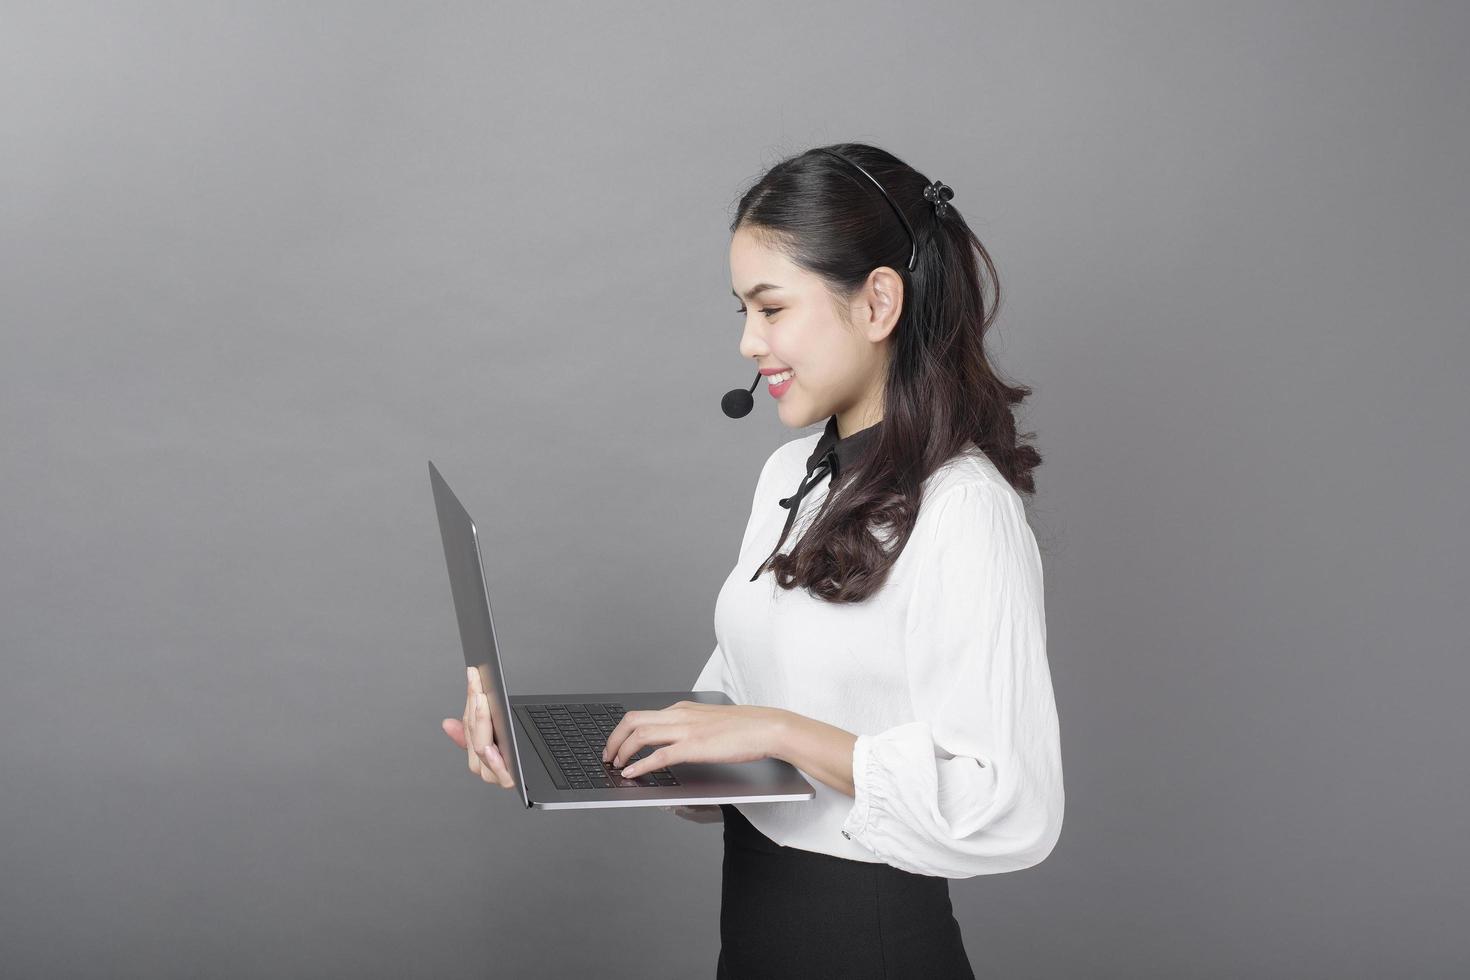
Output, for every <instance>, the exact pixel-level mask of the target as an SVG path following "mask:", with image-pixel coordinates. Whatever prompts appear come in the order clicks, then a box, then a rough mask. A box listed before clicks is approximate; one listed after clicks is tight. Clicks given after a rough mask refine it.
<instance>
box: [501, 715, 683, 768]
mask: <svg viewBox="0 0 1470 980" xmlns="http://www.w3.org/2000/svg"><path fill="white" fill-rule="evenodd" d="M525 709H526V713H527V714H529V715H530V716H531V720H532V722H534V723H535V725H536V731H537V732H539V733H540V735H541V738H542V740H544V741H545V742H546V745H547V747H548V748H549V749H551V755H552V758H553V759H554V760H555V762H556V765H557V767H558V768H559V769H560V776H561V778H562V779H564V780H566V785H567V787H568V788H570V789H603V788H606V789H619V788H623V789H631V788H635V787H639V786H678V785H680V783H679V780H678V778H676V777H675V776H674V774H673V773H672V772H671V771H669V769H668V768H663V769H654V770H651V771H649V772H646V773H643V774H642V775H640V776H635V777H633V778H632V779H625V778H623V777H622V776H620V775H618V772H617V769H615V768H614V767H613V764H612V762H611V761H608V762H606V763H604V762H603V761H602V750H603V749H604V748H606V747H607V737H608V736H609V735H611V734H612V730H613V729H614V728H616V727H617V725H618V722H619V721H621V720H622V717H623V715H624V714H625V713H626V712H625V711H624V710H623V706H622V705H621V704H613V703H605V704H528V705H525ZM656 748H658V746H652V747H650V746H644V747H643V748H641V749H639V750H638V753H637V754H636V755H634V756H632V757H631V758H630V759H629V760H628V761H627V763H625V765H632V764H633V762H634V761H635V760H638V759H644V758H647V757H648V755H649V754H650V753H651V752H652V751H653V750H654V749H656Z"/></svg>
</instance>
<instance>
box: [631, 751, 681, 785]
mask: <svg viewBox="0 0 1470 980" xmlns="http://www.w3.org/2000/svg"><path fill="white" fill-rule="evenodd" d="M673 764H674V753H673V747H672V746H668V745H665V746H664V747H663V748H661V749H654V750H653V751H652V752H650V753H648V755H647V756H646V757H645V758H642V759H639V760H638V761H637V762H634V763H632V764H631V765H629V766H627V767H625V768H624V769H623V771H622V773H621V774H620V775H622V777H623V778H624V779H633V778H634V777H636V776H641V775H643V774H644V773H645V772H648V771H650V770H652V769H662V768H663V767H664V766H671V765H673Z"/></svg>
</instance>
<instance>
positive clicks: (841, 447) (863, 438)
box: [806, 415, 883, 486]
mask: <svg viewBox="0 0 1470 980" xmlns="http://www.w3.org/2000/svg"><path fill="white" fill-rule="evenodd" d="M882 424H883V420H882V419H879V420H878V421H877V422H874V423H873V424H872V425H870V426H868V427H867V428H866V429H859V430H857V431H856V432H853V433H851V434H850V435H847V436H845V437H843V438H841V439H839V438H838V437H837V416H835V415H833V416H830V417H829V418H828V419H827V428H826V429H825V430H823V432H822V437H821V438H820V439H818V440H817V444H816V446H815V447H814V448H813V449H812V454H811V455H810V456H808V457H807V458H806V472H807V475H808V476H810V475H811V474H812V471H813V470H815V469H816V468H817V467H818V466H820V465H821V464H822V462H823V459H824V457H825V458H826V461H827V464H828V467H829V468H830V469H831V471H832V482H831V485H834V486H835V485H836V483H837V481H838V480H840V479H842V472H843V470H846V469H851V468H852V463H853V461H854V460H856V459H857V457H858V455H859V454H860V453H861V452H862V451H863V448H864V447H865V446H867V444H868V443H869V442H871V441H872V440H873V439H874V438H875V437H876V436H877V435H878V429H879V427H880V426H881V425H882Z"/></svg>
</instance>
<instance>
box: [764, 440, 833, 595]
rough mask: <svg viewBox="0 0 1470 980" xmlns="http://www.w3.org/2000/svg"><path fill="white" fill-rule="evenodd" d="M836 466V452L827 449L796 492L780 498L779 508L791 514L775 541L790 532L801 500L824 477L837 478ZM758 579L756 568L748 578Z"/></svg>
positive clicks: (782, 539) (780, 539) (809, 469)
mask: <svg viewBox="0 0 1470 980" xmlns="http://www.w3.org/2000/svg"><path fill="white" fill-rule="evenodd" d="M837 466H838V464H837V450H835V449H828V450H827V451H826V452H825V453H824V454H822V455H821V456H819V457H817V459H816V461H815V462H814V463H813V464H812V465H811V467H810V468H808V469H807V475H806V476H805V477H803V478H802V481H801V485H800V486H798V487H797V488H796V492H795V493H794V494H792V495H791V496H789V497H782V498H781V500H780V504H781V506H782V507H785V508H787V509H788V510H790V511H791V513H789V514H787V515H786V526H785V527H783V528H782V529H781V537H780V538H778V539H777V541H778V542H780V541H784V540H785V539H786V535H787V534H788V533H789V532H790V531H791V523H792V522H793V521H795V520H796V512H797V510H798V509H799V508H800V507H801V501H802V498H803V497H805V496H806V495H807V493H808V492H809V491H810V490H811V489H812V487H815V486H816V485H817V484H818V483H820V482H822V478H823V477H824V476H828V475H830V476H831V477H832V478H833V479H834V480H835V479H836V478H837ZM776 547H777V548H780V547H781V545H780V544H779V543H778V544H777V545H776ZM775 553H776V552H774V551H772V552H771V554H772V555H774V554H775ZM770 560H771V559H770V555H768V556H766V561H770ZM765 563H766V562H765V561H763V562H761V566H762V567H764V566H765ZM759 577H760V569H759V568H757V569H756V572H755V574H754V575H752V576H751V577H750V580H751V581H752V582H754V581H755V580H756V579H757V578H759Z"/></svg>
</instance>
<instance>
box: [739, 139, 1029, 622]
mask: <svg viewBox="0 0 1470 980" xmlns="http://www.w3.org/2000/svg"><path fill="white" fill-rule="evenodd" d="M823 150H832V151H835V152H837V153H839V154H841V155H842V156H843V157H846V158H847V159H848V160H853V161H855V162H857V163H858V164H859V165H861V166H862V168H863V169H864V170H866V171H867V172H868V173H870V174H872V175H873V177H874V178H875V179H877V180H878V182H879V183H881V184H882V185H883V188H884V190H886V191H887V192H888V196H889V197H890V198H892V199H893V202H894V204H896V205H897V206H898V207H899V208H900V209H902V211H903V214H904V217H905V218H906V219H907V220H908V223H909V225H910V226H911V227H912V228H913V230H914V235H915V236H916V237H917V238H918V255H917V258H916V259H915V262H914V269H913V271H912V272H910V271H909V270H908V262H909V255H910V250H911V244H910V239H909V236H908V233H907V232H906V231H905V230H904V227H903V223H902V222H900V221H899V220H898V216H897V215H895V214H894V213H893V208H892V207H891V206H890V205H889V203H888V202H887V201H885V200H884V199H883V195H882V193H880V192H879V190H878V189H877V188H876V187H874V186H873V184H872V181H870V180H869V179H868V178H867V177H865V176H863V174H862V172H861V171H859V170H857V169H855V168H853V167H851V166H849V165H848V164H847V163H845V162H844V161H843V160H840V159H838V158H837V157H834V156H832V155H831V153H827V152H822V151H823ZM929 183H930V181H929V180H928V179H927V178H925V176H924V175H923V174H921V173H919V172H918V171H917V170H915V169H914V168H913V167H910V166H909V165H908V164H906V163H904V162H903V161H902V160H900V159H898V158H897V157H895V156H894V155H893V154H891V153H889V152H887V151H886V150H881V149H879V148H877V147H875V146H870V145H868V144H866V143H833V144H830V145H828V146H826V147H819V148H814V149H811V150H807V151H806V152H804V153H800V154H797V155H795V156H791V157H788V158H786V159H785V160H782V161H781V162H780V163H778V164H776V165H775V166H773V167H771V168H770V169H769V170H768V171H766V173H765V174H763V175H762V176H760V177H759V178H758V179H757V180H756V182H755V184H754V185H753V186H752V187H751V188H750V189H749V190H747V191H746V192H745V193H744V194H743V195H741V197H740V201H739V204H738V205H737V207H736V211H735V218H734V220H733V221H731V222H730V233H731V234H732V235H733V234H734V233H735V232H737V231H739V230H740V229H742V228H744V229H746V230H748V231H749V232H751V233H752V234H755V235H758V236H759V237H760V238H761V239H762V240H764V241H767V242H769V243H770V244H771V245H772V246H773V247H775V248H777V249H779V250H780V251H781V252H783V253H784V254H785V255H786V256H787V257H788V258H790V259H791V261H792V262H794V263H795V264H796V265H797V266H799V267H801V268H803V269H806V270H807V271H809V272H812V273H814V274H815V275H817V276H819V277H820V278H821V279H822V280H824V281H825V282H826V284H827V288H828V290H829V291H830V292H831V293H832V295H833V297H834V298H835V299H837V300H839V301H841V300H844V299H850V298H852V297H853V296H854V295H855V294H856V292H857V290H858V289H859V288H860V287H862V286H863V285H864V283H866V281H867V279H868V274H869V273H870V272H872V271H873V270H874V269H875V268H877V267H879V266H888V267H890V268H892V269H893V270H894V271H895V272H897V273H898V274H899V275H900V276H901V277H902V278H903V285H904V289H903V309H902V310H901V312H900V313H899V318H898V322H897V324H895V326H894V328H893V332H892V333H891V334H890V335H889V338H890V354H891V357H890V360H889V364H888V373H887V376H886V378H885V391H884V399H883V419H882V425H881V427H880V428H879V431H878V434H877V438H875V439H873V440H872V441H871V442H870V443H868V445H867V446H866V447H865V449H864V452H863V453H861V454H860V457H859V459H858V460H857V462H856V463H855V465H852V466H851V467H849V468H848V469H845V470H844V471H843V473H842V487H841V489H842V492H841V493H838V492H837V490H838V488H837V487H829V488H828V494H827V497H826V499H825V500H824V501H823V504H822V508H821V511H820V512H819V513H818V515H817V517H816V519H815V520H814V521H813V522H812V524H811V526H810V527H809V528H808V529H807V531H806V533H805V534H803V535H802V536H801V538H800V539H799V540H798V541H797V543H796V545H795V547H794V548H793V549H792V551H791V552H790V553H789V554H780V553H779V552H780V549H781V545H782V544H783V543H784V542H785V540H786V534H784V533H783V534H782V536H781V540H780V541H778V542H777V543H776V552H777V553H774V554H773V555H772V556H771V557H770V558H769V559H767V561H766V563H764V564H762V566H761V570H762V571H764V570H765V569H766V568H770V569H771V570H772V571H773V572H774V577H775V580H776V582H777V584H778V585H780V586H781V588H783V589H792V588H798V587H799V588H805V589H806V590H807V591H808V592H810V593H811V594H812V596H814V597H815V598H819V599H825V600H827V601H829V602H862V601H863V600H865V599H867V598H868V597H869V596H871V595H872V594H873V593H874V592H876V591H877V590H878V589H879V588H881V587H882V585H883V583H884V582H885V581H886V580H887V578H888V572H889V569H890V568H892V566H893V563H894V561H895V560H896V559H897V558H898V555H899V553H900V552H902V551H903V548H904V545H905V544H906V543H907V542H908V539H909V535H910V534H911V533H912V532H913V529H914V525H915V523H916V522H917V521H918V516H919V503H920V495H921V493H922V490H923V483H924V481H925V480H926V479H927V478H928V477H929V475H930V474H932V473H933V472H934V471H935V470H937V469H938V468H939V467H940V466H942V465H943V464H944V463H945V462H946V461H948V460H949V459H950V458H951V457H953V456H954V455H955V454H956V453H959V452H961V451H963V450H964V449H965V448H966V445H967V444H968V443H972V442H973V443H974V444H975V446H977V447H978V448H979V449H980V450H981V451H983V452H984V453H985V455H986V456H987V457H988V458H989V459H990V460H991V462H993V463H994V464H995V466H996V469H998V470H999V471H1000V473H1001V475H1003V476H1004V477H1005V478H1006V480H1007V482H1009V483H1010V485H1011V486H1012V487H1013V488H1015V490H1016V491H1017V492H1019V493H1025V494H1032V493H1034V492H1035V489H1036V488H1035V484H1034V482H1033V480H1032V477H1031V471H1032V470H1033V469H1035V468H1036V467H1037V466H1039V465H1041V454H1040V453H1039V452H1037V451H1036V449H1035V448H1034V447H1032V446H1030V445H1028V444H1025V443H1022V442H1020V441H1019V440H1018V438H1017V433H1016V420H1015V416H1014V414H1013V413H1012V411H1011V406H1013V405H1016V404H1018V403H1019V402H1021V401H1023V400H1024V399H1025V398H1026V397H1027V396H1028V395H1030V394H1031V389H1030V388H1028V387H1026V386H1024V385H1010V384H1007V383H1006V382H1005V381H1003V380H1002V379H1001V378H1000V377H999V376H998V375H997V373H996V371H995V370H994V369H993V368H992V367H991V365H990V361H989V359H988V358H987V357H986V356H985V334H986V332H987V331H988V330H989V329H990V326H991V324H992V323H994V322H995V316H996V311H997V309H998V307H999V303H1000V280H999V277H998V276H997V275H996V272H995V264H994V263H993V262H992V261H991V259H990V255H989V253H987V252H986V251H985V246H983V245H982V244H980V239H979V238H978V237H976V235H975V233H974V232H973V231H971V230H970V227H969V225H967V224H966V223H965V220H964V218H963V217H962V216H961V214H960V213H959V209H958V208H957V207H955V205H954V203H953V202H951V203H950V205H949V210H948V213H946V214H944V215H943V216H939V215H936V214H935V213H934V208H933V205H932V204H930V202H929V201H928V200H927V199H925V197H924V188H925V187H926V186H927V185H928V184H929ZM963 188H964V185H963V184H961V185H960V194H963ZM956 196H960V195H956ZM845 308H846V306H845V304H843V303H840V302H839V305H838V309H839V310H843V309H845ZM1021 435H1023V436H1025V437H1027V438H1030V437H1033V436H1034V435H1035V433H1034V432H1026V433H1021ZM875 531H881V532H882V534H883V537H884V539H885V541H884V542H880V541H879V539H878V538H877V537H876V536H875V534H874V532H875Z"/></svg>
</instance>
